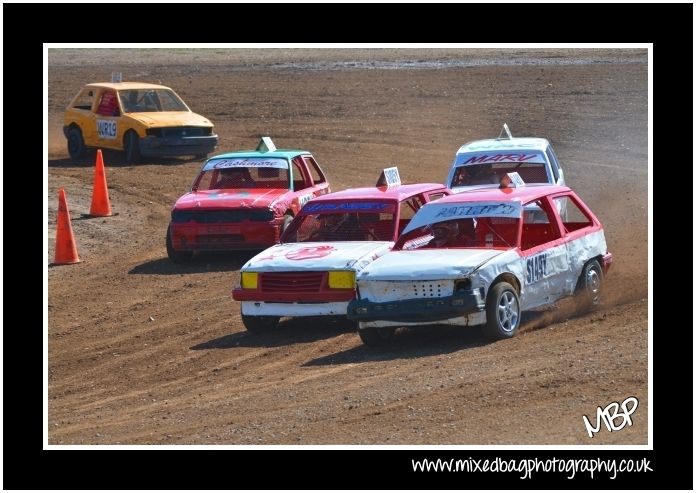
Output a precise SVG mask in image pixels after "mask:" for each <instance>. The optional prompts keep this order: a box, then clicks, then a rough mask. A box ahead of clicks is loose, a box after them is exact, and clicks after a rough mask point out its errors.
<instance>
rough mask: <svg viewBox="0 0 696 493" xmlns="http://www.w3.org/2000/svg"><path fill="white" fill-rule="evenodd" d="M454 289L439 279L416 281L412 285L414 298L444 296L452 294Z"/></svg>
mask: <svg viewBox="0 0 696 493" xmlns="http://www.w3.org/2000/svg"><path fill="white" fill-rule="evenodd" d="M451 291H452V289H451V288H449V289H448V287H447V286H445V284H444V283H440V282H437V281H431V282H414V283H412V286H411V293H412V294H413V297H414V298H442V297H443V296H450V295H451V294H452V292H451Z"/></svg>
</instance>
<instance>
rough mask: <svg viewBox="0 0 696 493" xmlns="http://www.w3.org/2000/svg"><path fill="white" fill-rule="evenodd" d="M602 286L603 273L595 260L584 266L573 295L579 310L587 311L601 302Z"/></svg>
mask: <svg viewBox="0 0 696 493" xmlns="http://www.w3.org/2000/svg"><path fill="white" fill-rule="evenodd" d="M603 284H604V272H603V271H602V266H601V265H599V262H597V260H596V259H592V260H590V261H589V262H587V263H586V264H585V266H584V267H583V268H582V272H581V273H580V279H578V284H577V287H576V288H575V295H576V296H577V299H578V300H579V304H580V309H581V310H583V311H589V310H592V309H594V308H597V307H598V306H599V304H600V303H601V301H602V286H603Z"/></svg>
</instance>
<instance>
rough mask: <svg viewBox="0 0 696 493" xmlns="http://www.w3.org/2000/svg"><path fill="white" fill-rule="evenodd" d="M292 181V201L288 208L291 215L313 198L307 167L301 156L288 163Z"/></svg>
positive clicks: (312, 188) (312, 186) (310, 178)
mask: <svg viewBox="0 0 696 493" xmlns="http://www.w3.org/2000/svg"><path fill="white" fill-rule="evenodd" d="M290 169H291V176H290V179H291V180H292V182H291V183H292V189H293V192H292V201H291V205H290V208H291V209H292V212H293V214H297V213H298V212H300V209H302V207H303V206H304V205H305V204H306V203H307V202H309V201H310V200H312V199H313V198H314V192H315V190H314V185H313V183H312V177H311V176H310V174H309V172H308V170H307V166H306V164H305V162H304V159H303V157H302V156H297V157H296V158H294V159H293V160H292V162H291V163H290Z"/></svg>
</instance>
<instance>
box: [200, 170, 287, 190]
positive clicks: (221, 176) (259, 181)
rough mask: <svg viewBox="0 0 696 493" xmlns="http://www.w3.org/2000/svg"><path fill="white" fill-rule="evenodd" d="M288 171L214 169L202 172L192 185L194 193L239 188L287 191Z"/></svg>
mask: <svg viewBox="0 0 696 493" xmlns="http://www.w3.org/2000/svg"><path fill="white" fill-rule="evenodd" d="M289 187H290V179H289V177H288V170H287V168H286V169H282V168H270V167H257V166H254V167H249V168H245V167H232V168H220V169H217V168H214V169H209V170H207V171H205V170H204V171H202V172H201V174H200V175H199V176H198V179H197V180H196V183H194V185H193V190H194V191H204V190H230V189H235V188H237V189H239V188H262V189H271V188H279V189H285V190H287V189H289Z"/></svg>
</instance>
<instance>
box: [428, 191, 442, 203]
mask: <svg viewBox="0 0 696 493" xmlns="http://www.w3.org/2000/svg"><path fill="white" fill-rule="evenodd" d="M444 196H445V192H434V193H429V194H428V202H432V201H434V200H438V199H441V198H442V197H444Z"/></svg>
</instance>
